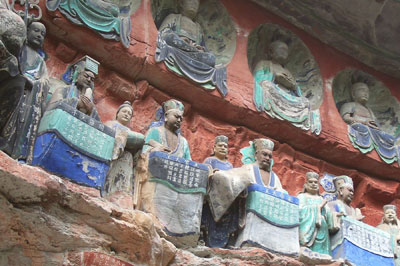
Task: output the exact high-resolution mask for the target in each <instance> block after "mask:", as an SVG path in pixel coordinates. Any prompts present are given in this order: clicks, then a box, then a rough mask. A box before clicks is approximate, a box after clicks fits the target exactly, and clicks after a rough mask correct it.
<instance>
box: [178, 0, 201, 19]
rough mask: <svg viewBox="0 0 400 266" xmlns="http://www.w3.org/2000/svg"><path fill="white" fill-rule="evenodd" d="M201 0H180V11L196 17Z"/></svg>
mask: <svg viewBox="0 0 400 266" xmlns="http://www.w3.org/2000/svg"><path fill="white" fill-rule="evenodd" d="M199 6H200V0H178V9H179V13H180V14H182V15H184V16H186V17H189V18H191V19H194V18H195V17H196V15H197V12H198V11H199Z"/></svg>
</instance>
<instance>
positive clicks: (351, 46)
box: [253, 0, 400, 78]
mask: <svg viewBox="0 0 400 266" xmlns="http://www.w3.org/2000/svg"><path fill="white" fill-rule="evenodd" d="M253 2H256V3H258V4H259V5H261V6H262V7H264V8H266V9H268V10H270V11H272V12H273V13H275V14H277V15H278V16H280V17H282V18H284V19H286V20H287V21H289V22H290V23H292V24H294V25H296V26H298V27H300V28H301V29H303V30H305V31H307V32H308V33H309V34H311V35H313V36H314V37H316V38H318V39H320V40H321V41H323V42H324V43H327V44H329V45H332V46H333V47H335V48H337V49H339V50H340V51H342V52H344V53H346V54H348V55H350V56H353V57H354V58H356V59H357V60H359V61H361V62H363V63H365V64H367V65H369V66H370V67H373V68H375V69H377V70H379V71H382V72H385V73H387V74H389V75H392V76H394V77H397V78H399V77H400V75H399V71H398V69H399V67H400V62H399V58H400V48H399V45H398V43H399V42H400V37H399V35H398V34H397V33H398V28H399V26H400V21H399V20H398V17H397V16H398V14H399V12H400V3H398V2H397V1H376V0H369V1H365V0H356V1H351V2H349V1H346V0H340V1H337V0H329V1H323V2H315V1H311V0H308V1H303V0H298V1H292V0H288V1H279V0H253Z"/></svg>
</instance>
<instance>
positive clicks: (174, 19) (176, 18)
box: [158, 14, 181, 31]
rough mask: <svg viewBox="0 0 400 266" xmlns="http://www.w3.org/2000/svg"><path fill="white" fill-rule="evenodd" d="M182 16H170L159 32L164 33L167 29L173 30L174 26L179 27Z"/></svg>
mask: <svg viewBox="0 0 400 266" xmlns="http://www.w3.org/2000/svg"><path fill="white" fill-rule="evenodd" d="M180 16H181V15H180V14H169V15H168V16H167V17H166V18H165V19H164V20H163V22H162V23H161V26H160V28H159V29H158V31H162V30H164V29H166V28H171V27H172V26H173V25H177V23H178V21H179V17H180Z"/></svg>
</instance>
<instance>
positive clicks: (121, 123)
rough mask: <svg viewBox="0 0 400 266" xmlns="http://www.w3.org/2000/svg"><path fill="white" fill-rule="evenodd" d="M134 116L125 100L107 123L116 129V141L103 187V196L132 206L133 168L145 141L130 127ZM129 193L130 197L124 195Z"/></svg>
mask: <svg viewBox="0 0 400 266" xmlns="http://www.w3.org/2000/svg"><path fill="white" fill-rule="evenodd" d="M132 117H133V107H132V105H131V103H130V102H128V101H126V102H124V103H123V104H122V105H121V106H120V107H119V108H118V110H117V114H116V117H115V120H113V121H108V122H106V123H105V125H106V126H108V127H110V128H112V129H114V130H115V142H114V150H113V155H112V161H111V164H110V169H109V170H108V173H107V176H106V181H105V183H104V186H103V189H102V196H103V197H107V198H109V199H110V200H112V201H117V202H118V203H119V205H120V206H122V205H124V207H126V208H132V207H133V206H132V195H133V182H134V181H133V169H134V167H135V165H134V164H135V161H134V157H133V155H132V154H135V153H136V152H137V151H138V150H139V149H140V148H142V146H143V143H144V136H143V135H142V134H140V133H137V132H133V131H131V130H130V129H129V123H130V122H131V120H132ZM124 194H128V195H129V196H130V197H128V198H126V197H124ZM126 201H127V202H126Z"/></svg>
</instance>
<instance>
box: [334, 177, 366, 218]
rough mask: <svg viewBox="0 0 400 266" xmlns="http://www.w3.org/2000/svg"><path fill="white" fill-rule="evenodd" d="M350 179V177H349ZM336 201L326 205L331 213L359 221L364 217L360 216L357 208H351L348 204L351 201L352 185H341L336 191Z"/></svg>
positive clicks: (346, 183) (347, 183)
mask: <svg viewBox="0 0 400 266" xmlns="http://www.w3.org/2000/svg"><path fill="white" fill-rule="evenodd" d="M349 178H350V177H349ZM337 193H338V194H337V197H338V199H337V200H334V201H331V202H329V203H328V206H329V208H330V209H331V211H333V212H336V213H339V214H341V215H344V216H349V217H351V218H353V219H356V220H358V221H361V220H362V219H364V216H363V215H362V214H361V211H360V209H359V208H353V207H352V206H351V205H350V203H351V201H352V200H353V196H354V188H353V183H352V182H351V183H350V182H345V183H342V184H341V185H340V186H339V188H338V190H337Z"/></svg>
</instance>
